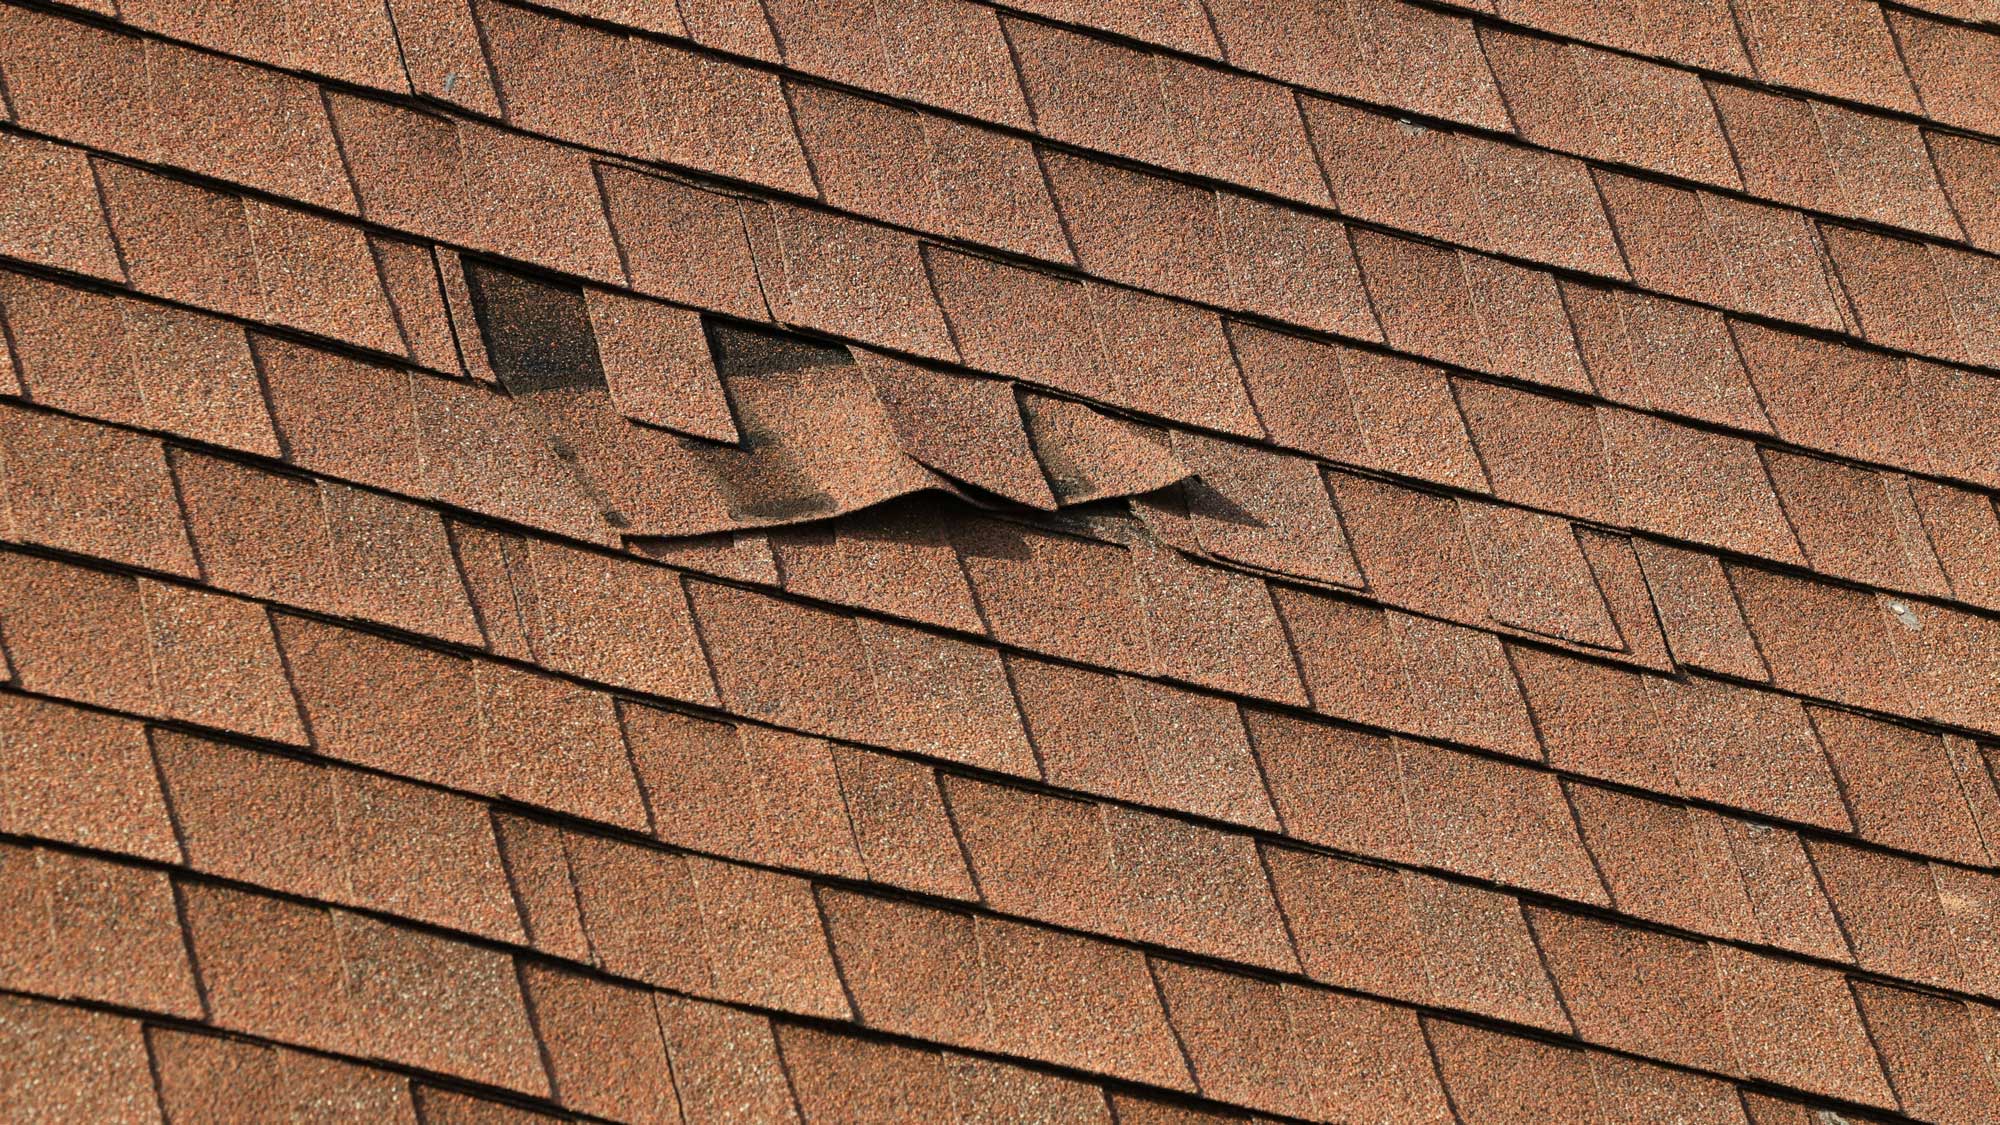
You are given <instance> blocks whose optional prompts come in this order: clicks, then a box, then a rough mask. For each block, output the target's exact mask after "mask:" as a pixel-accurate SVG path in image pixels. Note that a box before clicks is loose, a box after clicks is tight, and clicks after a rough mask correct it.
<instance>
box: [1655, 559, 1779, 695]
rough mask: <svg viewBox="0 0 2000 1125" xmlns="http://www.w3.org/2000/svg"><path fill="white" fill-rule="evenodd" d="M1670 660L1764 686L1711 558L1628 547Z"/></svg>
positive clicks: (1738, 612)
mask: <svg viewBox="0 0 2000 1125" xmlns="http://www.w3.org/2000/svg"><path fill="white" fill-rule="evenodd" d="M1632 545H1633V548H1634V550H1635V551H1636V553H1637V555H1638V557H1639V562H1640V565H1642V566H1643V567H1644V568H1645V578H1646V584H1647V586H1648V587H1649V588H1650V589H1651V591H1652V595H1653V605H1654V606H1655V608H1656V609H1657V610H1658V611H1659V614H1660V624H1661V626H1662V628H1663V629H1664V631H1665V633H1666V638H1667V643H1668V645H1670V646H1671V647H1672V649H1673V655H1674V659H1675V660H1676V661H1678V662H1680V663H1683V664H1691V665H1693V666H1695V667H1699V668H1706V669H1708V670H1710V671H1712V672H1720V673H1722V674H1724V675H1730V676H1738V677H1741V678H1743V679H1747V680H1767V679H1769V678H1770V674H1771V673H1770V670H1769V669H1768V668H1766V667H1765V666H1764V658H1763V656H1762V654H1760V653H1759V652H1758V651H1757V643H1756V641H1755V639H1754V638H1752V637H1751V636H1750V627H1749V626H1748V625H1747V624H1746V623H1745V622H1744V620H1743V611H1742V609H1741V608H1740V607H1739V606H1737V604H1736V593H1735V591H1734V590H1733V589H1732V588H1731V587H1730V585H1729V578H1728V576H1727V575H1725V574H1724V573H1723V570H1722V564H1721V563H1720V562H1719V561H1717V560H1716V558H1715V557H1714V556H1713V555H1708V554H1704V553H1702V552H1698V551H1686V550H1682V549H1680V548H1678V547H1670V546H1667V545H1666V544H1664V543H1659V542H1655V541H1654V540H1651V539H1640V538H1635V539H1634V540H1633V541H1632Z"/></svg>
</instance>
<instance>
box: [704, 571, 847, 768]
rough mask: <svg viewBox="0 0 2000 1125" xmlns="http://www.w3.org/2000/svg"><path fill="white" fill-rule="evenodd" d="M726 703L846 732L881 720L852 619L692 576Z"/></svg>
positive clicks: (786, 721) (803, 725)
mask: <svg viewBox="0 0 2000 1125" xmlns="http://www.w3.org/2000/svg"><path fill="white" fill-rule="evenodd" d="M688 592H689V594H690V596H691V597H692V599H693V602H694V609H695V615H696V618H697V619H698V620H699V622H700V627H701V636H702V641H703V643H704V645H705V646H706V647H707V650H708V658H709V662H710V664H711V665H712V666H713V670H714V673H715V679H716V683H717V684H719V685H720V686H721V689H722V700H723V703H724V705H726V706H728V707H729V708H730V709H731V710H735V711H739V712H741V713H743V714H746V715H749V716H751V717H753V718H758V719H764V720H766V721H770V722H776V723H782V724H784V725H786V726H793V727H800V728H803V729H806V730H810V731H816V732H820V733H825V734H830V735H833V736H835V737H839V738H867V737H870V735H871V734H872V732H873V731H874V730H875V728H876V726H877V722H878V720H877V719H876V718H875V716H874V713H873V712H874V708H873V707H872V706H870V705H868V704H866V703H860V704H859V705H857V702H858V701H861V700H866V699H868V698H869V679H868V668H867V664H866V663H865V659H864V657H863V655H862V651H861V645H860V637H859V635H858V633H857V632H856V630H855V626H854V623H853V622H852V620H850V619H848V618H845V617H841V616H838V615H836V614H832V613H828V612H827V611H825V610H822V609H812V608H808V607H806V606H802V605H796V604H794V603H791V602H786V601H780V600H779V599H777V598H773V597H770V596H768V595H764V594H753V593H749V592H747V591H743V590H737V589H734V588H732V587H727V586H717V585H712V584H710V583H706V582H696V583H690V584H689V589H688Z"/></svg>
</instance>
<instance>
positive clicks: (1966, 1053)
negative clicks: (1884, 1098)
mask: <svg viewBox="0 0 2000 1125" xmlns="http://www.w3.org/2000/svg"><path fill="white" fill-rule="evenodd" d="M1854 994H1855V997H1856V999H1857V1000H1859V1001H1860V1004H1861V1010H1862V1013H1863V1016H1864V1018H1866V1019H1867V1021H1868V1029H1869V1033H1870V1034H1871V1036H1872V1037H1873V1038H1874V1041H1875V1045H1876V1049H1877V1050H1878V1051H1879V1052H1880V1053H1881V1055H1882V1065H1883V1069H1884V1070H1885V1071H1886V1072H1887V1074H1888V1078H1889V1081H1890V1083H1891V1084H1892V1085H1893V1086H1894V1087H1895V1090H1896V1095H1897V1099H1898V1101H1900V1102H1901V1104H1902V1106H1903V1108H1904V1110H1905V1112H1908V1113H1910V1114H1912V1115H1916V1116H1922V1117H1935V1118H1936V1119H1938V1120H1940V1121H1950V1120H1957V1121H1976V1120H1978V1119H1979V1118H1982V1117H1990V1116H1992V1115H1993V1114H1996V1113H2000V1073H1996V1072H1995V1069H1994V1065H1993V1062H1992V1059H1991V1057H1990V1056H1989V1055H1988V1054H1987V1053H1986V1052H1985V1051H1982V1050H1981V1049H1980V1043H1981V1030H1980V1029H1979V1027H1978V1026H1977V1023H1978V1020H1979V1017H1977V1016H1975V1015H1974V1014H1973V1013H1972V1012H1971V1011H1970V1010H1968V1006H1967V1005H1965V1004H1963V1003H1961V1002H1959V1001H1955V1000H1945V999H1942V998H1940V997H1936V996H1929V995H1925V994H1924V993H1920V992H1910V991H1905V990H1903V989H1900V988H1885V987H1883V986H1882V985H1879V984H1872V983H1865V982H1861V981H1857V982H1855V985H1854Z"/></svg>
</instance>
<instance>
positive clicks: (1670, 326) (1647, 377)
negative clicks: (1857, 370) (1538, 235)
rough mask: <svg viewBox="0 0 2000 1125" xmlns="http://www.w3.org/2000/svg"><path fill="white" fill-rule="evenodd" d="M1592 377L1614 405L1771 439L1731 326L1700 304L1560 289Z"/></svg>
mask: <svg viewBox="0 0 2000 1125" xmlns="http://www.w3.org/2000/svg"><path fill="white" fill-rule="evenodd" d="M1562 294H1563V301H1564V303H1565V304H1566V305H1567V306H1568V308H1569V312H1570V322H1571V325H1572V327H1573V328H1574V329H1575V330H1576V340H1577V346H1578V349H1579V351H1580V352H1581V354H1582V356H1583V360H1584V362H1585V364H1586V365H1587V366H1588V367H1589V368H1590V376H1591V378H1592V379H1593V380H1595V382H1596V385H1597V387H1598V388H1599V390H1600V391H1601V392H1602V393H1603V394H1605V395H1606V396H1608V397H1610V398H1612V399H1613V400H1615V401H1618V402H1623V403H1629V404H1633V405H1637V406H1640V407H1644V408H1647V409H1653V410H1664V411H1668V412H1670V413H1674V414H1685V415H1687V416H1689V417H1692V418H1698V419H1701V420H1703V421H1707V422H1713V423H1717V424H1719V425H1724V426H1733V427H1736V428H1738V429H1745V430H1754V431H1758V432H1764V433H1768V432H1770V430H1771V423H1770V420H1769V419H1767V418H1766V417H1765V415H1764V407H1763V404H1762V403H1761V402H1760V401H1758V398H1757V393H1756V391H1755V390H1753V389H1752V387H1751V384H1750V380H1749V378H1747V377H1746V376H1745V375H1744V371H1743V360H1742V357H1741V356H1740V355H1739V354H1738V351H1737V347H1736V344H1735V342H1734V341H1733V340H1732V339H1731V338H1730V334H1729V326H1730V323H1731V322H1730V321H1729V320H1728V319H1727V318H1726V317H1724V316H1723V314H1721V313H1720V312H1717V311H1715V310H1713V309H1705V308H1702V307H1700V306H1698V305H1690V304H1684V303H1682V302H1680V301H1673V300H1668V299H1666V298H1664V297H1654V296H1650V295H1648V294H1643V293H1635V292H1631V291H1629V290H1622V291H1613V290H1607V289H1599V288H1596V287H1594V286H1585V285H1572V284H1569V283H1568V282H1565V283H1564V284H1563V286H1562Z"/></svg>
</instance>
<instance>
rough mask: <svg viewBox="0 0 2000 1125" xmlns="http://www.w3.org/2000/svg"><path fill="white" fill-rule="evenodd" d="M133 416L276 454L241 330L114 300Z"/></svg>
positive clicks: (204, 438)
mask: <svg viewBox="0 0 2000 1125" xmlns="http://www.w3.org/2000/svg"><path fill="white" fill-rule="evenodd" d="M121 304H123V311H124V313H125V317H124V320H125V332H124V336H125V348H126V352H127V354H128V355H129V356H130V357H131V373H132V379H133V382H134V384H135V385H136V387H137V390H138V391H139V394H140V396H141V397H142V398H143V399H144V400H145V402H146V409H145V411H144V412H143V413H142V415H141V416H140V419H139V420H140V421H141V422H142V423H143V424H145V425H148V426H152V427H154V428H157V429H164V430H168V431H171V432H173V433H178V434H186V435H188V436H190V437H193V438H196V439H199V440H202V441H212V442H215V443H216V444H218V445H225V446H229V447H230V448H233V449H240V450H243V451H244V452H247V453H255V454H259V455H261V456H264V457H271V458H276V457H278V456H279V455H280V451H279V447H278V438H277V434H276V433H275V432H273V430H272V427H271V415H270V411H269V410H268V409H267V408H266V407H265V403H264V395H263V392H262V390H261V389H260V386H259V383H258V376H257V371H256V361H255V360H254V359H253V358H252V357H251V355H250V346H249V342H248V339H247V337H246V336H245V335H244V333H243V330H242V329H241V328H239V327H237V326H236V325H233V324H229V323H227V322H225V321H222V320H218V319H215V318H213V317H206V316H201V315H199V314H197V313H192V312H188V311H186V310H183V309H172V308H168V307H166V306H164V305H152V304H141V303H139V302H136V301H135V302H121Z"/></svg>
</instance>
